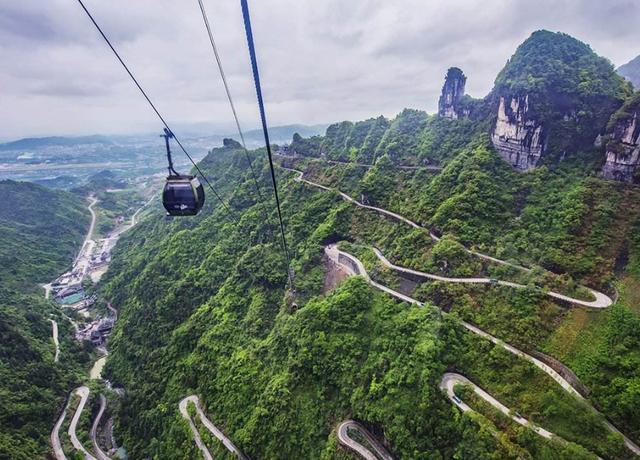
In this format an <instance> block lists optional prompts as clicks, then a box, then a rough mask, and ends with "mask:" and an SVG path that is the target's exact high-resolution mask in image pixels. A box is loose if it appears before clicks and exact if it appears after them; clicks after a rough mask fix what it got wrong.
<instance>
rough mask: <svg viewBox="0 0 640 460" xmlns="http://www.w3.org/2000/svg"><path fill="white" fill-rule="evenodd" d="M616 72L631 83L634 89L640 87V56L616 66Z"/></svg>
mask: <svg viewBox="0 0 640 460" xmlns="http://www.w3.org/2000/svg"><path fill="white" fill-rule="evenodd" d="M618 73H619V74H620V75H622V76H623V77H624V78H626V79H627V80H629V81H630V82H631V83H633V86H634V88H635V89H636V90H637V89H640V56H637V57H636V58H635V59H632V60H631V61H629V62H627V63H626V64H624V65H621V66H620V67H618Z"/></svg>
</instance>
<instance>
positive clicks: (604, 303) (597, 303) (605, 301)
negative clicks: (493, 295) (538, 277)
mask: <svg viewBox="0 0 640 460" xmlns="http://www.w3.org/2000/svg"><path fill="white" fill-rule="evenodd" d="M281 168H282V169H285V170H287V171H291V172H295V173H297V174H298V176H297V177H296V178H295V180H296V181H297V182H304V183H306V184H309V185H311V186H313V187H316V188H320V189H322V190H325V191H335V192H337V193H338V194H339V195H340V197H341V198H342V199H343V200H345V201H347V202H349V203H353V204H355V205H356V206H359V207H361V208H365V209H370V210H372V211H375V212H377V213H379V214H383V215H385V216H388V217H391V218H393V219H396V220H399V221H400V222H404V223H405V224H407V225H409V226H411V227H413V228H417V229H421V230H424V231H427V232H428V233H429V236H430V237H431V238H432V239H433V240H434V241H440V237H438V236H437V235H435V234H434V233H433V232H431V231H430V230H429V229H427V228H424V227H422V226H421V225H419V224H417V223H415V222H414V221H412V220H411V219H407V218H406V217H404V216H402V215H400V214H397V213H395V212H392V211H388V210H386V209H383V208H378V207H376V206H370V205H366V204H363V203H361V202H359V201H358V200H356V199H355V198H353V197H351V196H349V195H347V194H346V193H344V192H341V191H340V190H338V189H332V188H330V187H327V186H325V185H322V184H318V183H316V182H312V181H310V180H307V179H305V178H304V177H303V176H304V172H303V171H299V170H297V169H292V168H285V167H284V166H281ZM465 250H466V251H467V253H469V254H472V255H474V256H477V257H480V258H482V259H485V260H489V261H492V262H495V263H498V264H501V265H508V266H511V267H514V268H517V269H519V270H522V271H527V272H528V271H530V269H529V268H527V267H523V266H520V265H515V264H512V263H510V262H507V261H505V260H500V259H498V258H495V257H492V256H489V255H486V254H482V253H480V252H476V251H472V250H470V249H467V248H465ZM375 251H376V255H377V256H378V258H379V259H380V260H381V261H382V262H383V263H384V264H385V265H387V266H388V267H390V268H394V269H396V270H398V271H402V272H405V273H412V274H414V275H416V276H421V277H424V278H431V279H436V280H439V281H445V282H451V283H485V284H490V283H491V279H489V278H446V277H442V276H438V275H432V274H429V273H424V272H420V271H417V270H411V269H409V268H404V267H399V266H397V265H393V264H392V263H391V262H389V261H388V260H387V259H386V258H385V257H384V256H383V255H382V253H380V252H379V251H377V250H375ZM497 284H500V285H502V286H509V287H513V288H524V287H525V286H524V285H521V284H517V283H511V282H509V281H498V283H497ZM588 289H589V291H590V292H591V293H592V294H593V295H594V297H595V300H593V301H586V300H580V299H575V298H573V297H569V296H566V295H564V294H560V293H557V292H552V291H549V292H547V295H549V296H551V297H553V298H555V299H559V300H563V301H565V302H569V303H571V304H574V305H580V306H582V307H587V308H597V309H601V308H607V307H609V306H611V305H612V304H613V300H612V299H611V298H610V297H609V296H607V295H606V294H603V293H602V292H598V291H596V290H593V289H590V288H588Z"/></svg>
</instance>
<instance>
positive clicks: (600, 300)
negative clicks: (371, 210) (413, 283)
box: [372, 248, 612, 308]
mask: <svg viewBox="0 0 640 460" xmlns="http://www.w3.org/2000/svg"><path fill="white" fill-rule="evenodd" d="M372 249H373V252H374V253H375V254H376V256H377V257H378V259H379V260H380V261H381V262H382V264H383V265H385V266H387V267H389V268H392V269H394V270H396V271H399V272H402V273H408V274H411V275H415V276H419V277H422V278H427V279H432V280H436V281H443V282H445V283H470V284H493V283H495V284H497V285H500V286H508V287H512V288H516V289H525V288H526V287H527V286H525V285H524V284H518V283H512V282H511V281H500V280H496V281H495V282H494V281H492V280H491V278H449V277H446V276H440V275H434V274H431V273H425V272H421V271H418V270H413V269H411V268H405V267H401V266H399V265H394V264H393V263H391V262H390V261H389V260H388V259H387V258H386V257H385V256H384V255H383V254H382V252H380V250H379V249H378V248H372ZM590 291H591V292H592V293H593V295H594V296H595V298H596V300H593V301H591V302H588V301H586V300H580V299H574V298H572V297H569V296H566V295H563V294H559V293H557V292H553V291H547V292H546V294H547V295H548V296H550V297H554V298H556V299H560V300H564V301H566V302H570V303H573V304H576V305H581V306H583V307H589V308H607V307H609V306H610V305H611V302H612V300H611V299H610V298H609V297H607V296H606V295H604V294H602V293H600V292H598V291H594V290H592V289H590Z"/></svg>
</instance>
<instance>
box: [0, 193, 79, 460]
mask: <svg viewBox="0 0 640 460" xmlns="http://www.w3.org/2000/svg"><path fill="white" fill-rule="evenodd" d="M0 194H1V195H2V197H3V199H2V200H0V458H11V459H33V458H43V457H45V455H46V453H47V452H48V450H49V447H48V437H49V432H50V431H51V428H52V426H53V424H54V420H55V418H56V416H57V414H58V411H59V410H60V409H61V407H62V405H63V402H64V398H65V395H66V393H67V392H68V390H69V388H71V387H72V385H73V384H74V383H76V380H77V379H76V372H77V371H78V368H79V362H80V361H82V359H83V357H84V358H88V356H87V355H86V354H84V353H83V352H82V351H81V350H80V349H79V346H78V345H77V344H76V343H75V341H74V340H73V339H72V336H73V333H72V327H71V324H69V323H68V321H66V320H64V319H62V315H61V314H60V313H59V312H58V309H57V308H56V307H54V306H53V305H52V304H51V303H50V302H49V301H45V300H44V296H43V291H42V289H41V288H40V287H39V286H38V283H42V282H48V281H50V280H51V279H53V278H54V277H55V276H56V275H57V274H59V273H60V272H62V271H64V270H65V269H67V268H68V267H69V266H70V264H71V262H72V260H73V257H74V256H75V254H76V252H77V251H78V248H79V246H80V244H81V243H82V240H83V238H84V232H85V231H86V228H87V226H88V224H89V213H88V211H87V210H86V208H85V206H86V205H85V203H84V200H82V199H80V198H77V197H76V196H74V195H71V194H69V193H64V192H55V191H52V190H49V189H46V188H44V187H41V186H38V185H35V184H29V183H19V182H12V181H1V182H0ZM52 319H54V320H57V322H58V325H59V329H60V332H59V334H60V342H61V344H60V346H61V349H62V350H63V353H62V355H61V359H60V362H58V363H54V354H55V348H54V344H53V341H52V338H51V330H52V329H51V327H52V326H51V320H52Z"/></svg>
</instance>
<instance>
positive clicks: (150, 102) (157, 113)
mask: <svg viewBox="0 0 640 460" xmlns="http://www.w3.org/2000/svg"><path fill="white" fill-rule="evenodd" d="M78 3H79V4H80V6H81V7H82V9H83V10H84V12H85V13H87V16H89V19H90V20H91V22H92V23H93V25H94V26H95V27H96V29H97V30H98V32H99V33H100V35H101V36H102V38H103V39H104V41H105V42H106V43H107V45H109V48H111V51H113V54H114V55H115V56H116V58H117V59H118V61H120V64H122V67H124V70H126V72H127V74H129V77H131V80H133V82H134V83H135V85H136V86H137V87H138V89H139V90H140V92H141V93H142V95H143V96H144V98H145V99H146V100H147V102H148V103H149V105H150V106H151V108H152V109H153V111H154V112H155V113H156V115H157V116H158V118H159V119H160V121H161V122H162V124H163V125H164V127H165V128H167V129H168V130H169V131H170V132H171V133H173V137H174V139H175V141H176V143H177V144H178V146H179V147H180V149H181V150H182V151H183V152H184V154H185V155H186V156H187V158H188V159H189V161H190V162H191V164H193V166H194V167H195V168H196V171H197V172H198V173H199V174H200V176H202V178H203V179H204V180H205V182H206V183H207V185H208V186H209V188H210V189H211V191H212V192H213V194H214V195H215V196H216V198H217V199H218V201H219V202H220V203H221V204H222V206H223V207H224V208H225V210H226V211H227V212H228V213H229V217H231V219H233V220H234V221H235V222H236V223H237V222H238V220H237V219H236V218H235V216H234V215H233V213H232V212H231V210H230V209H229V207H228V206H227V204H226V203H225V202H224V200H223V199H222V197H221V196H220V195H219V194H218V192H217V191H216V190H215V189H214V188H213V185H211V182H209V179H208V178H207V176H205V175H204V173H203V172H202V170H201V169H200V167H199V166H198V165H197V164H196V162H195V161H194V160H193V158H192V157H191V155H189V153H188V152H187V150H186V149H185V148H184V146H183V145H182V143H181V142H180V140H179V139H178V137H177V136H176V134H175V133H174V132H173V130H172V129H171V128H170V127H169V124H168V123H167V122H166V121H165V119H164V117H163V116H162V115H161V114H160V112H159V111H158V109H157V108H156V106H155V104H154V103H153V102H152V101H151V99H150V98H149V96H148V95H147V93H146V91H145V90H144V89H143V88H142V86H141V85H140V83H138V80H137V79H136V77H135V76H134V75H133V73H131V70H129V67H128V66H127V64H125V62H124V61H123V60H122V58H121V57H120V54H119V53H118V52H117V51H116V49H115V48H114V47H113V45H112V44H111V41H110V40H109V38H108V37H107V36H106V35H105V33H104V32H103V31H102V28H101V27H100V26H99V25H98V23H97V22H96V20H95V19H94V18H93V15H92V14H91V12H90V11H89V10H88V9H87V7H86V6H85V5H84V3H83V2H82V0H78Z"/></svg>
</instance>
